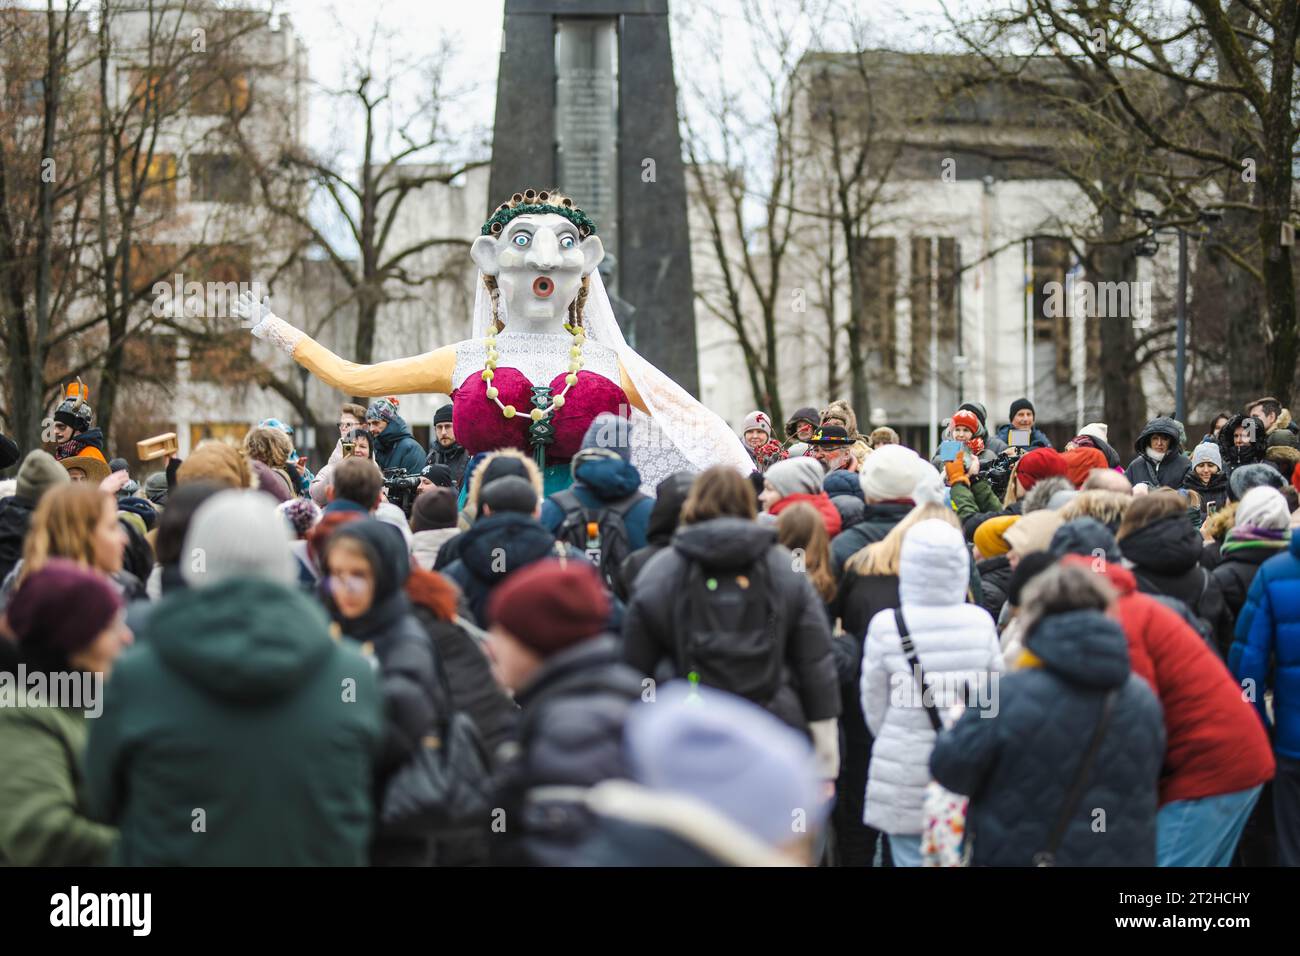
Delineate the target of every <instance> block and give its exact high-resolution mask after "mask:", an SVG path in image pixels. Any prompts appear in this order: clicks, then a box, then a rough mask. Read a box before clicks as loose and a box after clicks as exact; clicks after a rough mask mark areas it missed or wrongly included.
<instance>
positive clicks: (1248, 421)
mask: <svg viewBox="0 0 1300 956" xmlns="http://www.w3.org/2000/svg"><path fill="white" fill-rule="evenodd" d="M1267 452H1268V429H1267V428H1266V427H1265V425H1264V423H1263V422H1262V421H1260V420H1259V419H1258V418H1255V417H1254V416H1253V415H1233V416H1232V417H1231V418H1230V419H1228V421H1227V423H1226V424H1225V425H1224V426H1223V427H1222V428H1220V429H1219V454H1220V455H1221V456H1222V458H1223V467H1224V470H1225V471H1227V473H1228V478H1229V480H1231V478H1232V473H1233V472H1234V471H1236V470H1237V469H1238V468H1244V467H1246V466H1248V465H1253V464H1257V463H1259V462H1262V461H1263V460H1264V455H1265V454H1267Z"/></svg>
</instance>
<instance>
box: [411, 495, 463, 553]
mask: <svg viewBox="0 0 1300 956" xmlns="http://www.w3.org/2000/svg"><path fill="white" fill-rule="evenodd" d="M458 519H459V515H458V513H457V511H456V492H455V491H454V490H453V489H451V488H430V489H429V490H427V491H423V492H421V493H420V497H418V498H416V499H415V504H413V505H412V506H411V532H412V534H411V559H412V560H413V561H414V562H415V563H416V564H418V565H419V566H420V567H422V568H424V569H425V570H426V571H432V570H433V566H434V564H435V563H436V562H437V560H438V551H439V549H441V548H442V546H443V544H445V543H446V542H447V540H448V539H450V538H452V537H454V536H455V535H456V534H458V533H459V528H458V527H457V521H458Z"/></svg>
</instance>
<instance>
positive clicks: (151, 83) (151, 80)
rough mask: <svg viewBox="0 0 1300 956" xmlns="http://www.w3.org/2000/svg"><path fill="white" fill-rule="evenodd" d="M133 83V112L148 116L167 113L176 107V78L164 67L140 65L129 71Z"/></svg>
mask: <svg viewBox="0 0 1300 956" xmlns="http://www.w3.org/2000/svg"><path fill="white" fill-rule="evenodd" d="M127 78H128V81H129V82H130V84H131V104H130V108H131V112H132V113H136V114H143V115H147V116H158V115H164V116H165V115H167V114H168V113H170V112H172V111H173V110H175V108H176V80H175V78H174V76H173V74H172V72H171V71H170V70H165V69H163V68H162V67H157V66H154V67H139V68H136V69H131V70H128V71H127Z"/></svg>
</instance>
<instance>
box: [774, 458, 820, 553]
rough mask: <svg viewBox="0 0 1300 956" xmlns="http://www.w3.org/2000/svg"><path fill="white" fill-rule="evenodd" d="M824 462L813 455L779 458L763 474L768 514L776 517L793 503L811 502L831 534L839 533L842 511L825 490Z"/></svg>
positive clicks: (809, 503)
mask: <svg viewBox="0 0 1300 956" xmlns="http://www.w3.org/2000/svg"><path fill="white" fill-rule="evenodd" d="M822 478H823V473H822V469H821V466H820V465H818V464H817V462H816V461H815V460H814V459H812V458H788V459H786V460H785V461H781V462H777V463H776V464H775V465H773V466H772V467H771V468H769V469H768V470H767V472H766V473H765V474H764V475H763V492H762V494H760V495H759V496H758V501H759V504H761V505H762V506H763V508H764V510H765V512H766V513H767V514H768V515H771V516H772V517H776V516H777V515H779V514H780V513H781V512H782V511H784V510H785V509H786V508H788V507H790V506H791V505H794V504H798V503H800V502H803V503H804V504H808V505H811V506H812V508H813V509H814V510H815V511H816V512H817V513H818V514H819V515H820V516H821V519H822V522H823V523H824V524H825V525H826V533H827V534H828V535H830V536H831V537H834V536H835V535H837V534H839V533H840V513H839V511H838V510H837V509H836V507H835V506H834V505H833V504H832V503H831V499H830V498H829V497H828V496H827V494H826V492H825V491H823V490H822Z"/></svg>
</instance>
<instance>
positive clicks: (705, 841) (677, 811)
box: [587, 780, 799, 867]
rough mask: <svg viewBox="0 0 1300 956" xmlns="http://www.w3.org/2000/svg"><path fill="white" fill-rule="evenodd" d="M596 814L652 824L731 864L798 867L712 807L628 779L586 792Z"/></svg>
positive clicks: (644, 824)
mask: <svg viewBox="0 0 1300 956" xmlns="http://www.w3.org/2000/svg"><path fill="white" fill-rule="evenodd" d="M587 806H588V807H589V808H590V809H591V810H592V812H594V813H596V814H598V815H600V816H603V817H608V818H610V819H614V820H622V821H624V822H626V823H632V824H636V825H638V826H644V827H651V828H653V829H656V830H663V831H665V832H667V833H671V834H672V835H674V836H676V837H678V838H680V839H682V840H684V841H686V842H687V843H689V844H691V845H692V846H695V847H698V848H699V849H700V850H701V851H702V852H703V853H705V854H707V855H708V856H710V857H712V858H714V859H716V860H718V861H719V862H720V863H722V864H724V865H727V866H781V867H785V866H798V865H799V864H798V863H797V862H796V861H795V860H794V859H792V858H791V857H788V856H786V855H784V854H782V853H780V852H778V851H777V850H775V849H773V848H772V847H770V846H768V845H767V844H766V843H764V842H763V841H762V840H760V839H759V838H758V837H756V836H754V835H753V834H752V833H750V832H749V831H748V830H745V829H743V828H741V827H740V826H738V825H737V824H736V823H734V822H732V821H731V820H730V819H729V818H727V817H725V816H723V815H722V814H721V813H719V812H718V811H717V810H715V809H713V807H711V806H709V805H708V804H706V803H704V802H703V801H700V800H696V799H695V798H694V797H689V796H686V795H685V794H680V793H667V792H664V791H660V790H651V789H649V788H648V787H643V786H641V785H640V784H636V783H632V782H631V781H628V780H607V781H605V782H604V783H601V784H597V785H596V786H595V787H593V788H591V790H589V791H587Z"/></svg>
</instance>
